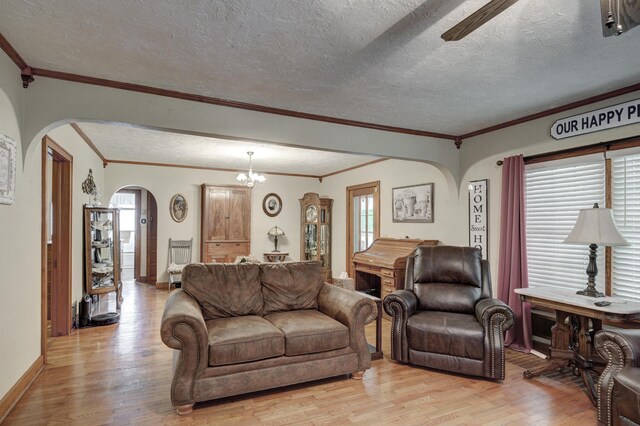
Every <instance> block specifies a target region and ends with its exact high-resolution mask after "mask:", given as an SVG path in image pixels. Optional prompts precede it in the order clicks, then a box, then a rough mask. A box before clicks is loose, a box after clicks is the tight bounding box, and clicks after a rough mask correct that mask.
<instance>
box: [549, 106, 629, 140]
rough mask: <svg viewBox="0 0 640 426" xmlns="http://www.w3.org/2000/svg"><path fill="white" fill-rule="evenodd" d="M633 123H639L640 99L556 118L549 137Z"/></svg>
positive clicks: (566, 135) (569, 135)
mask: <svg viewBox="0 0 640 426" xmlns="http://www.w3.org/2000/svg"><path fill="white" fill-rule="evenodd" d="M634 123H640V99H637V100H635V101H629V102H625V103H623V104H618V105H612V106H610V107H606V108H602V109H598V110H595V111H590V112H585V113H584V114H579V115H574V116H572V117H567V118H563V119H561V120H557V121H556V122H555V123H553V125H552V126H551V137H552V138H554V139H564V138H570V137H572V136H578V135H584V134H585V133H592V132H597V131H600V130H605V129H612V128H614V127H621V126H626V125H628V124H634Z"/></svg>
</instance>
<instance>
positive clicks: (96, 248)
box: [84, 206, 122, 304]
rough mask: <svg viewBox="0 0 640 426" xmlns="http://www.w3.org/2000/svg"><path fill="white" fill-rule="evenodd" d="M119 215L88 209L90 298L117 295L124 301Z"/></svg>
mask: <svg viewBox="0 0 640 426" xmlns="http://www.w3.org/2000/svg"><path fill="white" fill-rule="evenodd" d="M119 217H120V215H119V211H118V209H113V208H104V207H87V206H85V207H84V268H85V269H84V270H85V274H84V284H85V285H84V290H85V292H86V294H89V295H94V294H104V293H109V292H112V291H115V292H116V293H117V299H116V300H117V301H118V304H119V301H120V300H121V297H122V295H121V292H120V291H121V288H122V283H121V282H120V229H119Z"/></svg>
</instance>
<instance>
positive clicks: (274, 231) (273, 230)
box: [267, 226, 284, 252]
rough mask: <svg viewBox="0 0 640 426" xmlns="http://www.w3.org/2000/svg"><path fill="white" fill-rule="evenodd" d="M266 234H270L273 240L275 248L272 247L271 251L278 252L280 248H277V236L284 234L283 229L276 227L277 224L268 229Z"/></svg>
mask: <svg viewBox="0 0 640 426" xmlns="http://www.w3.org/2000/svg"><path fill="white" fill-rule="evenodd" d="M267 235H270V236H272V237H273V240H274V242H275V248H274V249H273V252H279V251H280V250H278V237H279V236H280V235H284V231H283V230H282V228H278V227H277V226H274V227H273V228H271V229H269V232H267Z"/></svg>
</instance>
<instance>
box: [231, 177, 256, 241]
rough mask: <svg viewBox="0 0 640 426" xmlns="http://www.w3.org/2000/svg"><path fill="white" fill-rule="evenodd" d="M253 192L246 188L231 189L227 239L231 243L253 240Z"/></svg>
mask: <svg viewBox="0 0 640 426" xmlns="http://www.w3.org/2000/svg"><path fill="white" fill-rule="evenodd" d="M250 212H251V192H250V190H248V189H245V188H230V189H229V214H228V215H227V216H228V219H227V222H228V228H227V230H228V231H227V239H228V240H231V241H236V240H245V241H246V240H249V239H251V236H250V235H251V229H250V223H251V218H250V217H249V214H250Z"/></svg>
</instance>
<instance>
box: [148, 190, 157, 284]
mask: <svg viewBox="0 0 640 426" xmlns="http://www.w3.org/2000/svg"><path fill="white" fill-rule="evenodd" d="M152 252H153V254H152ZM154 257H155V258H154ZM146 262H147V265H146V271H147V277H146V278H147V281H146V282H147V283H149V284H155V283H156V280H157V279H158V202H157V201H156V198H155V197H154V196H153V194H152V193H151V191H147V256H146Z"/></svg>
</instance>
